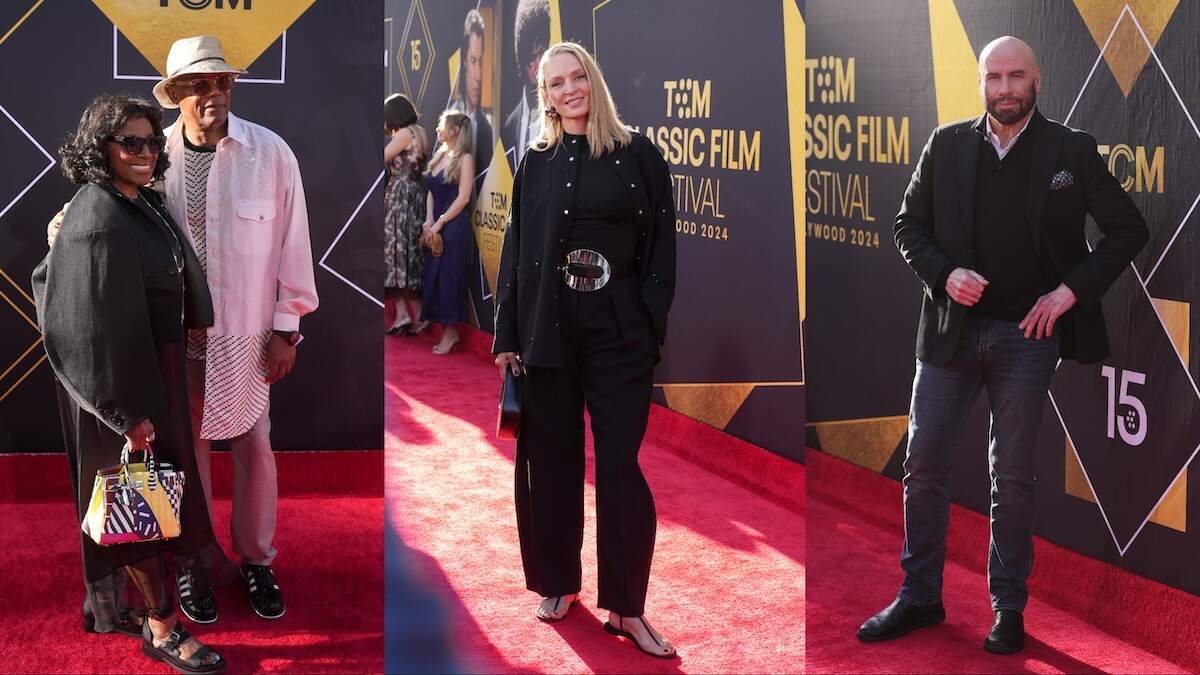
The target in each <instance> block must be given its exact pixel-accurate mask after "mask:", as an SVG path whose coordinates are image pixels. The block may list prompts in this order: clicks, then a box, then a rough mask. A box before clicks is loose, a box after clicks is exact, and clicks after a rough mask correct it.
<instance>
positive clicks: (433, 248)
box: [429, 232, 446, 258]
mask: <svg viewBox="0 0 1200 675" xmlns="http://www.w3.org/2000/svg"><path fill="white" fill-rule="evenodd" d="M445 248H446V243H445V242H444V241H442V233H441V232H434V233H433V234H431V235H429V252H430V253H432V254H433V257H435V258H440V257H442V251H444V250H445Z"/></svg>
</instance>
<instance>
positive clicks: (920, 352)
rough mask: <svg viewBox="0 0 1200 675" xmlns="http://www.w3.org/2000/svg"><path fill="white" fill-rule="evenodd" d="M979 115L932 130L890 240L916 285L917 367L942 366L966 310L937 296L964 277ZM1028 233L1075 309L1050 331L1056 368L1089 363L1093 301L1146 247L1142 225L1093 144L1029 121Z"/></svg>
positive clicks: (1095, 345) (1102, 348)
mask: <svg viewBox="0 0 1200 675" xmlns="http://www.w3.org/2000/svg"><path fill="white" fill-rule="evenodd" d="M986 124H987V122H986V115H985V116H982V117H979V118H977V119H972V120H966V121H962V122H955V123H953V124H947V125H945V126H941V127H938V128H937V129H935V130H934V131H933V133H932V134H931V135H930V136H929V141H928V142H927V143H926V144H925V149H924V150H923V151H922V152H921V158H920V159H919V160H918V162H917V168H916V170H915V171H913V175H912V181H911V182H910V183H909V185H908V190H906V191H905V193H904V203H903V204H902V205H901V207H900V212H899V213H898V214H896V227H895V239H896V247H897V248H899V249H900V253H901V255H903V256H904V260H905V262H907V263H908V265H909V267H911V268H912V269H913V271H914V272H916V274H917V276H918V277H919V278H920V279H921V282H922V283H923V284H924V285H925V295H924V297H923V298H922V302H921V320H920V323H919V325H918V328H917V357H918V358H920V359H921V360H923V361H928V362H930V363H933V364H937V365H941V364H944V363H946V362H947V361H949V360H950V357H951V356H952V355H953V353H954V348H955V345H956V344H957V342H958V336H959V332H960V331H961V330H962V324H963V318H964V317H965V316H966V312H967V308H966V307H965V306H963V305H960V304H958V303H956V302H954V301H953V300H951V299H950V297H949V296H948V295H946V288H945V282H946V277H947V276H948V275H949V273H950V272H951V271H952V270H953V269H954V268H955V267H965V268H967V269H972V268H973V267H974V264H975V253H974V251H973V250H972V247H973V245H974V244H973V241H974V234H975V227H974V222H975V181H976V177H977V175H978V165H979V151H980V148H981V147H982V143H983V142H986V140H982V139H986V129H987V127H986ZM1031 131H1032V132H1033V136H1034V137H1033V138H1032V139H1031V140H1033V141H1034V148H1033V160H1032V163H1031V165H1030V173H1029V195H1028V202H1027V209H1026V213H1027V217H1028V226H1029V228H1030V230H1031V231H1032V234H1033V241H1034V245H1035V246H1036V247H1037V248H1038V251H1039V254H1041V255H1044V256H1046V257H1047V259H1048V260H1049V261H1050V262H1051V263H1052V264H1053V267H1054V270H1055V272H1056V273H1057V275H1058V277H1059V279H1060V280H1061V282H1062V283H1064V284H1066V285H1067V287H1069V288H1070V289H1071V290H1072V291H1073V292H1074V293H1075V298H1076V304H1075V306H1074V307H1072V308H1071V309H1070V310H1069V311H1067V313H1066V314H1064V315H1063V316H1062V317H1061V318H1060V319H1059V320H1058V322H1057V323H1056V324H1055V330H1056V331H1061V334H1060V347H1059V350H1060V353H1061V355H1062V357H1063V358H1068V359H1077V360H1079V361H1081V362H1083V363H1094V362H1096V361H1099V360H1101V359H1103V358H1105V357H1107V356H1108V354H1109V344H1108V333H1107V332H1106V330H1105V326H1104V315H1103V313H1102V312H1101V311H1100V298H1101V296H1102V295H1104V292H1105V291H1107V290H1108V287H1109V286H1111V285H1112V283H1113V282H1114V281H1116V279H1117V277H1118V276H1119V275H1120V274H1121V272H1122V271H1123V270H1124V269H1125V266H1126V265H1128V264H1129V262H1130V261H1131V260H1133V257H1134V256H1135V255H1137V253H1138V251H1140V250H1141V249H1142V246H1144V245H1145V244H1146V241H1147V239H1149V236H1150V234H1149V231H1148V230H1147V229H1146V221H1145V220H1144V219H1143V218H1142V214H1141V213H1140V212H1139V211H1138V209H1137V206H1135V205H1134V203H1133V200H1131V199H1130V198H1129V195H1127V194H1126V193H1125V190H1123V189H1122V188H1121V185H1120V183H1118V182H1117V179H1116V178H1115V177H1114V176H1113V175H1112V174H1111V173H1110V172H1109V170H1108V167H1107V166H1105V165H1104V162H1103V161H1102V160H1101V159H1100V155H1099V154H1098V153H1097V151H1096V139H1094V138H1092V137H1091V135H1089V134H1087V133H1086V132H1083V131H1078V130H1075V129H1070V128H1068V127H1065V126H1063V125H1061V124H1059V123H1057V122H1054V121H1051V120H1048V119H1046V118H1045V117H1043V116H1042V114H1041V113H1040V112H1037V111H1035V112H1034V114H1033V117H1032V118H1031V119H1030V120H1029V126H1028V127H1027V128H1026V131H1025V132H1024V133H1029V132H1031ZM1064 170H1065V171H1067V172H1069V174H1070V176H1071V181H1070V184H1069V185H1068V186H1066V187H1064V188H1060V189H1056V190H1051V189H1050V185H1051V178H1052V177H1053V176H1054V175H1055V174H1058V173H1059V172H1061V171H1064ZM1089 214H1090V215H1091V216H1092V218H1093V219H1094V220H1095V221H1096V225H1098V226H1099V228H1100V231H1101V232H1103V233H1104V235H1105V236H1104V237H1103V238H1101V239H1100V242H1099V243H1098V244H1097V245H1096V248H1095V250H1093V251H1091V252H1088V249H1087V245H1086V242H1085V240H1084V230H1083V228H1084V223H1085V222H1086V220H1087V216H1088V215H1089Z"/></svg>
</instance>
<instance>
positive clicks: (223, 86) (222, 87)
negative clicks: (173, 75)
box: [171, 75, 233, 96]
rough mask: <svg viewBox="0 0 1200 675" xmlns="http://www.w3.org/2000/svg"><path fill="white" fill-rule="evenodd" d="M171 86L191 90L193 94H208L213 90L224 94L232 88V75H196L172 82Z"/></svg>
mask: <svg viewBox="0 0 1200 675" xmlns="http://www.w3.org/2000/svg"><path fill="white" fill-rule="evenodd" d="M171 86H172V87H178V88H180V89H188V90H191V92H192V95H193V96H209V95H211V94H212V93H213V92H214V91H216V92H219V93H222V94H226V93H229V90H230V89H233V76H232V75H217V76H216V77H197V78H195V79H192V80H180V81H178V82H174V83H172V84H171Z"/></svg>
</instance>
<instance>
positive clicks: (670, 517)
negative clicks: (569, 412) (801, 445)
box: [385, 338, 805, 673]
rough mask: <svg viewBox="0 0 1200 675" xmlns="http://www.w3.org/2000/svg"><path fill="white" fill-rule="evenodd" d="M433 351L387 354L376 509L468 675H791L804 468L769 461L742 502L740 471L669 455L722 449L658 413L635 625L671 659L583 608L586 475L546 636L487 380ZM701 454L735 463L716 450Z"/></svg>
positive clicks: (698, 429)
mask: <svg viewBox="0 0 1200 675" xmlns="http://www.w3.org/2000/svg"><path fill="white" fill-rule="evenodd" d="M432 344H433V342H432V340H431V339H429V338H425V339H413V338H398V339H390V340H388V347H387V364H388V365H387V368H388V370H387V383H388V384H387V394H386V396H387V399H386V410H387V419H388V424H387V430H388V433H387V438H386V441H385V443H386V446H387V450H386V455H387V459H386V463H387V480H388V485H387V491H388V492H387V494H388V500H389V507H388V508H389V511H390V514H391V515H392V516H393V520H394V521H395V523H396V527H397V528H398V529H399V531H400V535H401V536H402V537H403V538H404V540H405V543H406V544H407V545H408V546H409V547H411V549H412V552H413V558H414V562H416V563H417V566H418V568H419V571H420V572H421V573H423V574H424V576H425V577H426V579H427V581H428V583H429V584H430V586H431V587H433V588H435V589H437V590H438V591H440V592H441V593H442V594H443V598H444V601H445V603H446V604H447V609H448V613H449V616H450V620H451V622H452V632H453V637H454V643H455V644H456V645H457V646H458V648H459V649H460V657H461V659H462V660H463V661H464V662H465V663H466V664H468V666H469V667H470V668H472V669H474V670H477V671H480V672H489V673H491V672H531V671H532V672H556V673H561V672H646V673H659V672H704V673H717V672H724V673H728V672H738V673H747V672H789V673H790V672H800V671H802V670H803V667H804V650H805V636H804V608H805V605H804V584H805V573H804V567H805V564H804V518H803V515H802V513H800V512H799V505H800V504H801V503H802V499H801V498H800V497H799V495H802V494H803V491H804V484H803V469H802V467H800V466H799V465H796V464H792V463H789V462H786V461H785V460H778V461H779V462H782V463H776V462H775V461H773V460H774V459H777V458H767V459H765V460H764V462H763V466H766V467H769V469H770V474H769V475H768V479H769V480H770V481H771V482H773V483H775V485H774V486H773V487H770V488H766V489H763V490H760V491H758V493H756V492H752V491H751V490H748V489H746V488H745V487H742V484H743V483H745V482H746V481H747V480H748V476H746V475H745V472H744V470H743V469H738V468H737V467H735V466H732V465H730V464H731V463H729V462H728V461H727V460H721V459H715V460H714V461H713V464H714V466H716V467H720V466H722V465H725V469H724V471H723V473H724V474H725V476H726V477H721V476H719V475H717V473H714V471H710V470H706V469H705V468H701V467H700V466H699V465H698V464H697V463H696V462H693V461H689V460H688V459H685V458H684V457H683V456H681V454H679V449H680V448H684V447H690V448H693V450H692V451H693V452H700V450H699V449H698V447H699V446H704V445H707V444H708V443H709V442H715V439H716V437H717V436H722V437H723V436H724V435H723V434H719V433H718V432H715V431H714V430H711V429H709V428H708V427H704V426H703V425H700V424H699V423H694V422H684V421H680V420H678V419H673V418H678V417H679V416H678V415H675V414H674V413H671V412H670V411H666V410H663V409H657V410H655V413H654V416H653V417H652V421H651V425H652V427H653V429H652V430H651V432H650V433H649V434H648V437H647V442H646V444H645V445H643V447H642V453H641V464H642V467H643V470H644V471H645V473H646V477H647V480H648V481H649V483H650V486H651V489H652V490H653V492H654V498H655V502H656V505H657V510H658V540H657V545H656V550H655V558H654V566H653V571H652V573H651V580H650V595H649V598H648V600H647V605H646V615H647V617H648V618H649V619H650V621H651V622H652V623H653V624H655V626H656V627H657V628H659V629H660V630H662V631H663V632H664V633H665V634H666V635H667V636H668V637H669V638H670V639H671V640H672V642H674V644H675V646H676V648H677V649H678V651H679V656H678V658H676V659H674V660H658V659H654V658H650V657H648V656H644V655H642V654H641V653H640V652H638V651H637V650H636V648H634V647H633V646H632V645H631V644H629V643H628V642H626V641H624V640H622V639H620V638H616V637H613V636H610V635H608V634H606V633H605V632H604V631H603V629H602V625H603V622H604V621H605V620H606V619H607V612H604V611H601V610H598V609H596V607H595V602H596V587H595V583H596V581H595V578H596V577H595V575H596V572H595V569H596V561H595V526H594V517H593V515H594V496H595V495H594V491H593V490H592V486H591V482H592V468H591V466H590V463H589V469H588V488H587V497H586V499H587V513H588V519H587V525H586V532H587V536H586V540H585V543H584V553H583V555H584V557H583V565H584V577H583V579H584V582H583V583H584V587H583V595H582V600H583V605H582V606H580V607H576V608H575V609H573V610H571V614H570V615H569V617H568V618H567V619H566V620H565V621H563V622H561V623H558V624H553V625H545V624H542V623H540V622H539V621H537V620H536V619H535V618H534V617H533V609H534V607H535V606H536V605H537V600H538V598H537V596H536V595H535V594H533V593H530V592H528V591H526V590H525V585H524V579H523V576H522V573H521V563H520V553H519V549H518V545H517V532H516V522H515V516H514V514H513V487H512V482H513V455H514V451H515V444H514V443H512V442H501V441H497V440H496V439H495V437H494V431H495V414H496V412H495V411H496V400H497V399H496V397H497V393H498V390H499V384H500V382H499V378H498V377H497V375H496V370H495V367H494V366H492V365H490V364H489V363H487V362H486V361H484V360H482V359H480V358H479V356H478V355H475V354H471V353H456V354H453V355H451V356H449V357H437V356H432V355H431V354H430V353H429V350H430V347H431V346H432ZM664 416H665V417H664ZM664 420H665V421H664ZM664 434H665V435H666V436H668V437H664ZM713 434H716V436H714V435H713ZM739 443H740V442H739ZM745 445H746V444H741V446H745ZM712 449H713V450H714V451H726V452H741V451H745V449H746V448H744V447H739V446H738V443H730V444H727V445H725V446H722V445H721V444H720V442H715V445H713V446H712ZM590 452H591V449H590V442H589V455H590ZM754 452H755V453H756V454H766V452H765V451H763V450H758V449H755V450H754ZM732 464H737V462H733V463H732ZM746 464H749V462H746ZM714 470H717V469H714ZM792 488H794V491H792V490H791V489H792Z"/></svg>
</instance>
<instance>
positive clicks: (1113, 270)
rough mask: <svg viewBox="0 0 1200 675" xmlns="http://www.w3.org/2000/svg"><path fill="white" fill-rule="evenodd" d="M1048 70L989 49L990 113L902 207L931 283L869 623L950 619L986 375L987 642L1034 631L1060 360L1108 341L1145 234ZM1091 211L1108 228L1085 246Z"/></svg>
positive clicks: (1100, 351)
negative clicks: (1123, 281) (892, 553)
mask: <svg viewBox="0 0 1200 675" xmlns="http://www.w3.org/2000/svg"><path fill="white" fill-rule="evenodd" d="M1040 90H1041V72H1040V70H1039V69H1038V66H1037V60H1036V58H1035V56H1034V53H1033V50H1032V49H1031V48H1030V47H1029V45H1027V44H1025V43H1024V42H1022V41H1021V40H1018V39H1017V38H1014V37H1002V38H999V39H997V40H994V41H993V42H991V43H989V44H988V45H987V46H986V47H984V49H983V51H982V52H981V53H980V55H979V93H980V95H981V96H982V97H983V101H984V104H985V108H986V110H987V112H986V113H985V114H984V115H982V116H981V117H979V118H976V119H970V120H965V121H962V122H956V123H953V124H947V125H945V126H942V127H939V128H937V129H936V130H934V132H933V134H932V135H931V136H930V137H929V141H928V142H927V143H926V144H925V149H924V151H922V153H921V157H920V159H919V160H918V163H917V168H916V170H915V171H913V175H912V180H911V182H910V183H909V186H908V190H907V191H906V192H905V193H904V202H903V204H902V206H901V208H900V212H899V213H898V214H897V215H896V226H895V239H896V246H897V248H899V250H900V253H901V255H903V256H904V260H905V262H907V263H908V265H909V266H910V267H911V268H912V270H913V272H915V273H916V275H917V277H918V278H919V279H920V280H921V283H922V285H923V290H924V291H925V292H924V295H923V297H922V302H921V317H920V323H919V326H918V329H917V345H916V355H917V363H916V375H915V377H914V380H913V389H912V404H911V409H910V411H909V427H908V449H907V454H906V457H905V461H904V532H905V536H904V548H903V550H902V552H901V555H900V566H901V568H903V570H904V582H903V584H902V585H901V587H900V592H899V594H898V596H897V597H896V599H895V601H894V602H892V604H891V605H889V606H888V607H887V608H885V609H884V610H883V611H881V612H880V613H879V614H876V615H875V616H873V617H871V618H870V619H868V620H867V621H866V622H865V623H864V624H863V625H862V627H861V628H859V630H858V639H859V640H862V641H864V642H876V641H881V640H890V639H893V638H898V637H900V636H902V635H905V634H906V633H908V632H909V631H911V630H913V629H915V628H922V627H928V626H934V625H937V624H939V623H941V622H942V621H943V620H944V619H945V617H946V613H945V610H944V609H943V607H942V568H943V564H944V561H945V556H946V529H947V525H948V522H949V514H950V464H951V454H952V451H953V450H954V448H955V446H956V444H957V442H958V439H959V436H960V435H961V432H962V428H963V424H964V422H965V420H966V418H967V413H968V412H969V411H970V409H971V406H972V404H973V403H974V401H975V399H976V398H977V397H978V395H979V392H980V390H981V389H984V388H986V390H987V395H988V403H989V405H990V409H991V430H990V433H989V444H988V466H989V469H990V472H991V479H992V480H991V483H992V490H991V545H990V547H989V550H988V588H989V590H990V591H991V604H992V609H993V611H994V613H995V622H994V624H993V626H992V629H991V632H989V634H988V636H987V638H986V639H985V640H984V645H983V646H984V649H986V650H988V651H990V652H995V653H1001V654H1011V653H1015V652H1017V651H1020V650H1021V648H1022V647H1023V646H1024V644H1025V630H1024V618H1023V614H1022V613H1023V612H1024V610H1025V603H1026V601H1027V598H1028V591H1027V589H1026V580H1027V579H1028V578H1029V573H1030V571H1031V570H1032V569H1033V503H1034V479H1035V470H1034V462H1033V452H1034V447H1035V445H1036V439H1037V428H1038V425H1039V423H1040V422H1041V419H1042V410H1043V406H1044V404H1045V401H1046V393H1047V391H1048V389H1049V387H1050V379H1051V376H1052V375H1053V374H1054V370H1055V367H1056V366H1057V363H1058V360H1059V358H1064V359H1078V360H1079V361H1081V362H1083V363H1094V362H1096V361H1099V360H1101V359H1103V358H1105V357H1107V356H1108V354H1109V344H1108V335H1107V333H1106V331H1105V326H1104V317H1103V315H1102V314H1101V311H1100V298H1101V296H1102V295H1103V294H1104V293H1105V291H1107V290H1108V288H1109V286H1111V285H1112V283H1113V282H1114V281H1115V280H1116V278H1117V277H1118V276H1119V275H1120V274H1121V272H1122V271H1124V269H1125V267H1126V266H1127V265H1128V264H1129V262H1130V261H1131V260H1132V259H1133V257H1134V256H1135V255H1136V254H1137V253H1138V251H1140V250H1141V248H1142V246H1144V245H1145V243H1146V240H1147V239H1148V237H1149V232H1148V231H1147V229H1146V223H1145V221H1144V219H1143V218H1142V215H1141V214H1140V213H1139V212H1138V209H1137V207H1136V206H1134V204H1133V201H1132V200H1130V198H1129V196H1128V195H1127V194H1126V193H1125V191H1124V190H1123V189H1122V188H1121V186H1120V184H1119V183H1118V182H1117V180H1116V178H1114V177H1113V175H1112V174H1111V173H1109V171H1108V168H1107V167H1106V166H1105V164H1104V162H1103V161H1102V160H1101V159H1100V155H1099V154H1098V153H1097V151H1096V141H1095V139H1093V138H1092V137H1091V136H1090V135H1088V134H1087V133H1085V132H1082V131H1077V130H1074V129H1069V128H1067V127H1065V126H1063V125H1061V124H1058V123H1057V122H1052V121H1050V120H1048V119H1046V118H1045V117H1043V116H1042V115H1041V113H1039V112H1038V111H1037V107H1036V103H1037V95H1038V93H1039V92H1040ZM1088 215H1091V216H1092V218H1093V219H1094V220H1095V221H1096V224H1097V225H1098V226H1099V228H1100V231H1101V232H1103V233H1104V237H1103V238H1101V239H1100V241H1099V242H1098V243H1097V244H1095V246H1094V248H1093V249H1092V250H1090V251H1089V250H1088V247H1087V245H1086V242H1085V239H1084V223H1085V221H1086V219H1087V216H1088Z"/></svg>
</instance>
